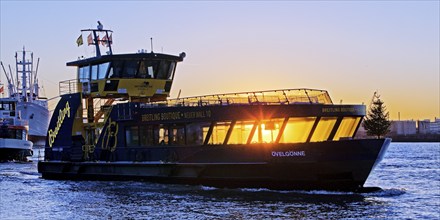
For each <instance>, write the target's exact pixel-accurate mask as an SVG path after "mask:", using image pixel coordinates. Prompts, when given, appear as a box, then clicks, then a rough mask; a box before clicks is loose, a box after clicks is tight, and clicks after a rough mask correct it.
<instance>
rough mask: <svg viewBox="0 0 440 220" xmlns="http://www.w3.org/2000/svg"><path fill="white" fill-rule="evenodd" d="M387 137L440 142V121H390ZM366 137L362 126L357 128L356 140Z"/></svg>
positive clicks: (436, 119) (437, 119)
mask: <svg viewBox="0 0 440 220" xmlns="http://www.w3.org/2000/svg"><path fill="white" fill-rule="evenodd" d="M386 136H387V137H391V138H393V140H402V141H405V140H408V141H411V140H425V139H430V140H434V141H440V119H439V118H435V119H434V121H430V120H429V119H425V120H417V121H414V120H403V121H391V127H390V133H388V135H386ZM365 137H368V135H367V131H366V130H365V129H364V127H363V126H360V127H359V130H358V132H357V133H356V138H365Z"/></svg>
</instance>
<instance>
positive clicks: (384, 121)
mask: <svg viewBox="0 0 440 220" xmlns="http://www.w3.org/2000/svg"><path fill="white" fill-rule="evenodd" d="M363 126H364V128H365V130H367V135H370V136H376V137H377V138H381V137H383V136H385V135H386V134H388V132H390V126H391V122H390V121H389V112H387V110H386V107H385V105H384V102H383V101H382V100H380V96H379V95H377V93H376V92H375V93H374V96H373V100H372V102H371V105H370V109H369V110H368V113H367V115H366V116H365V120H364V123H363Z"/></svg>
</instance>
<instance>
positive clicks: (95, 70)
mask: <svg viewBox="0 0 440 220" xmlns="http://www.w3.org/2000/svg"><path fill="white" fill-rule="evenodd" d="M91 75H92V80H97V79H98V66H97V65H93V66H92V72H91Z"/></svg>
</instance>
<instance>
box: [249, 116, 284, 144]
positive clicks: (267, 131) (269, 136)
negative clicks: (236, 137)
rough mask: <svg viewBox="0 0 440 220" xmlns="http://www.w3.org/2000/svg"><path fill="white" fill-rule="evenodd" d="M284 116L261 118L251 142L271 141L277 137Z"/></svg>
mask: <svg viewBox="0 0 440 220" xmlns="http://www.w3.org/2000/svg"><path fill="white" fill-rule="evenodd" d="M283 121H284V118H279V119H271V120H263V121H261V122H260V123H259V124H258V125H257V126H258V127H257V129H256V130H255V133H254V136H253V137H252V141H251V143H273V142H275V140H276V139H277V136H278V133H279V132H280V128H281V126H282V124H283Z"/></svg>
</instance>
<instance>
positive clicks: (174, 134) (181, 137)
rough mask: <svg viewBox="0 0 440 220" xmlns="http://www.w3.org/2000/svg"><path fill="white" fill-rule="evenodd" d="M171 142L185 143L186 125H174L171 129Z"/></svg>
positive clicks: (174, 143) (176, 143)
mask: <svg viewBox="0 0 440 220" xmlns="http://www.w3.org/2000/svg"><path fill="white" fill-rule="evenodd" d="M169 138H170V144H173V145H185V126H183V125H173V126H172V128H171V129H170V137H169Z"/></svg>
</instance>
